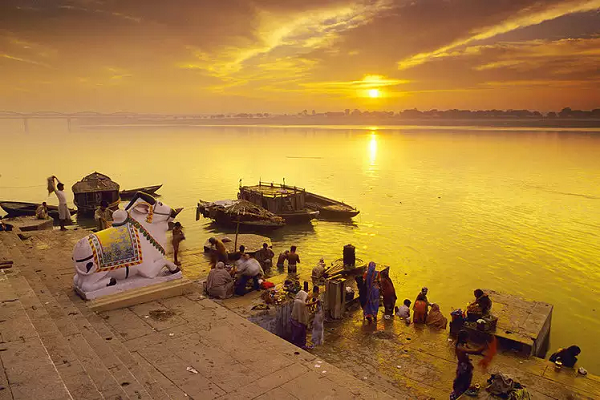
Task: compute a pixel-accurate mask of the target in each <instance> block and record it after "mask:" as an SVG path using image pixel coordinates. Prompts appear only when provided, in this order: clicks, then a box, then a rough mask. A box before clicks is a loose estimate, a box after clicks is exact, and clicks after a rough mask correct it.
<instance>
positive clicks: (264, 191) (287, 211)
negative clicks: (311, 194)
mask: <svg viewBox="0 0 600 400" xmlns="http://www.w3.org/2000/svg"><path fill="white" fill-rule="evenodd" d="M305 197H306V190H305V189H302V188H298V187H295V186H293V187H292V186H286V185H285V184H283V185H280V184H275V183H263V182H260V181H259V182H258V185H255V186H240V192H239V193H238V198H239V199H240V200H247V201H249V202H251V203H254V204H256V205H258V206H260V207H262V208H264V209H266V210H268V211H270V212H272V213H273V214H275V215H277V216H279V217H281V218H283V219H284V220H285V222H286V223H289V224H295V223H306V222H310V221H311V220H312V219H315V218H316V217H317V216H318V215H319V211H315V210H310V209H308V208H307V207H306V199H305Z"/></svg>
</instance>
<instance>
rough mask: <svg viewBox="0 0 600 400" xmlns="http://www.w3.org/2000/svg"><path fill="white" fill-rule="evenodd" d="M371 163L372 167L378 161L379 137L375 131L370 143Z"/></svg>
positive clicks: (372, 133)
mask: <svg viewBox="0 0 600 400" xmlns="http://www.w3.org/2000/svg"><path fill="white" fill-rule="evenodd" d="M369 161H370V165H371V166H373V165H375V161H377V135H376V134H375V131H371V140H370V141H369Z"/></svg>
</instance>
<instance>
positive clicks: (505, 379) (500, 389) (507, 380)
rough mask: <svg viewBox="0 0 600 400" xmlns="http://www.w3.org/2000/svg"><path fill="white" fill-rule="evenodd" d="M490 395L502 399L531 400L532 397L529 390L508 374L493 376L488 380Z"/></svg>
mask: <svg viewBox="0 0 600 400" xmlns="http://www.w3.org/2000/svg"><path fill="white" fill-rule="evenodd" d="M488 384H489V386H488V387H487V388H486V390H487V391H488V393H490V394H491V395H494V396H496V397H499V398H501V399H509V400H529V399H531V396H530V395H529V393H528V392H527V389H525V387H524V386H523V385H521V384H520V383H519V382H516V381H515V380H514V379H513V378H512V377H510V376H509V375H507V374H503V373H497V374H492V375H491V376H490V379H488Z"/></svg>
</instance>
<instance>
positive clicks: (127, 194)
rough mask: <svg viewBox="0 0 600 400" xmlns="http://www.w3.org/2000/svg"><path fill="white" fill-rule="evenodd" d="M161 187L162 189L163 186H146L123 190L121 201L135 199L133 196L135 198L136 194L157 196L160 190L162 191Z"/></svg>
mask: <svg viewBox="0 0 600 400" xmlns="http://www.w3.org/2000/svg"><path fill="white" fill-rule="evenodd" d="M161 187H162V184H160V185H154V186H144V187H139V188H136V189H128V190H121V191H120V192H119V195H120V196H121V199H123V200H127V199H131V198H133V196H135V194H136V193H137V192H144V193H148V194H155V193H156V192H157V191H158V189H160V188H161Z"/></svg>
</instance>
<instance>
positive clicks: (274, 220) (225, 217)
mask: <svg viewBox="0 0 600 400" xmlns="http://www.w3.org/2000/svg"><path fill="white" fill-rule="evenodd" d="M200 215H202V216H203V217H204V218H210V219H212V220H213V221H215V223H216V224H218V225H222V226H227V227H230V228H235V227H237V226H238V223H239V227H240V229H242V230H246V231H248V230H249V231H265V230H273V229H277V228H281V227H283V226H284V225H285V221H284V219H283V218H281V217H278V216H277V215H275V214H273V213H271V212H269V211H267V210H265V209H264V208H262V207H260V206H257V205H256V204H254V203H251V202H249V201H246V200H221V201H215V202H212V203H211V202H206V201H202V200H200V201H199V202H198V206H197V208H196V220H198V219H200Z"/></svg>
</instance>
